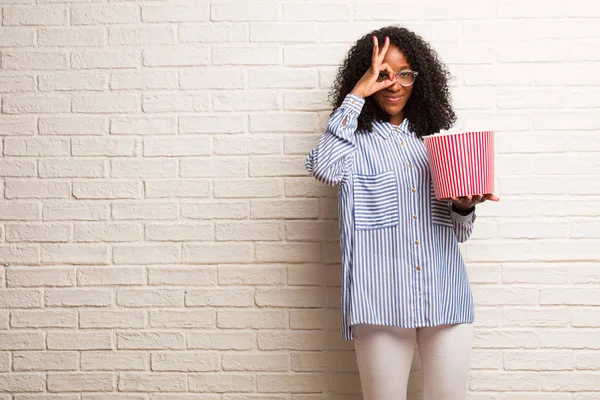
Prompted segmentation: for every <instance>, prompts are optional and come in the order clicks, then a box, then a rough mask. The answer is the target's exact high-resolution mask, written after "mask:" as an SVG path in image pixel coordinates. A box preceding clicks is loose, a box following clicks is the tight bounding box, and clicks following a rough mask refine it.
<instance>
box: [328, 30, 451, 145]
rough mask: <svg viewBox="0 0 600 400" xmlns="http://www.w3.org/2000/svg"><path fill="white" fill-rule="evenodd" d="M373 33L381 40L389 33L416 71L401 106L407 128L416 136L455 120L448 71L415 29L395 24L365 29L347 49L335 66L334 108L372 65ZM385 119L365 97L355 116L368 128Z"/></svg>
mask: <svg viewBox="0 0 600 400" xmlns="http://www.w3.org/2000/svg"><path fill="white" fill-rule="evenodd" d="M372 36H377V39H378V40H379V43H383V42H384V40H385V37H386V36H388V37H389V38H390V45H394V46H396V47H398V48H399V49H400V51H402V53H404V55H405V56H406V59H407V60H408V62H409V64H410V66H411V68H412V70H414V71H418V72H419V76H418V78H417V79H416V80H415V83H414V86H413V90H412V94H411V96H410V98H409V99H408V101H407V102H406V105H405V106H404V110H403V111H404V116H405V117H406V118H407V119H408V123H409V128H410V129H411V130H412V131H413V132H415V133H416V134H417V136H419V137H423V136H426V135H431V134H434V133H437V132H439V131H440V130H441V129H449V128H450V127H451V126H452V124H453V123H454V121H455V120H456V115H455V114H454V111H453V110H452V104H451V99H450V90H449V89H448V80H449V78H450V72H449V71H448V69H447V68H446V66H445V65H444V64H443V63H442V61H441V60H440V59H439V57H438V55H437V53H436V52H435V51H434V50H433V49H432V48H431V46H430V45H429V43H427V42H426V41H425V40H424V39H423V38H421V37H420V36H418V35H417V34H415V33H414V32H412V31H410V30H408V29H406V28H402V27H397V26H388V27H385V28H381V29H378V30H375V31H373V32H371V33H368V34H366V35H365V36H363V37H362V38H360V39H359V40H358V42H356V44H355V45H354V46H353V47H352V48H351V49H350V51H349V52H348V55H347V56H346V59H345V60H344V62H343V63H342V65H341V66H340V68H339V70H338V73H337V76H336V78H335V81H334V83H333V87H332V89H331V92H330V95H329V98H330V101H331V102H332V104H333V107H334V110H333V111H335V110H336V109H337V108H338V107H340V105H341V104H342V102H343V100H344V98H345V97H346V95H347V94H348V93H350V92H351V91H352V89H353V88H354V85H356V83H357V82H358V81H359V80H360V78H361V77H362V76H363V75H364V73H365V72H366V71H367V70H368V69H369V67H370V66H371V56H372V54H373V53H372V51H373V41H372ZM384 120H386V116H385V115H382V112H381V110H380V109H379V107H378V106H377V104H376V103H375V101H374V100H373V99H372V98H371V97H367V98H366V101H365V105H364V107H363V109H362V112H361V113H360V116H359V117H358V131H364V132H369V131H371V129H372V124H373V121H384Z"/></svg>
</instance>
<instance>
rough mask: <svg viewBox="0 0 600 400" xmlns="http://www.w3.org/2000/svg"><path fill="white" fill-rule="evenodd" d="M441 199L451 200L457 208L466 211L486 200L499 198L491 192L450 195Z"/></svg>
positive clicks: (497, 199)
mask: <svg viewBox="0 0 600 400" xmlns="http://www.w3.org/2000/svg"><path fill="white" fill-rule="evenodd" d="M443 200H446V201H451V202H452V203H453V204H454V207H455V208H456V209H458V210H461V211H467V210H470V209H471V208H473V207H475V206H476V205H477V204H479V203H483V202H484V201H486V200H490V201H499V200H500V198H499V197H498V196H496V195H495V194H493V193H487V194H475V195H473V196H460V197H450V198H448V199H443Z"/></svg>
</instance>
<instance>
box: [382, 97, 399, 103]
mask: <svg viewBox="0 0 600 400" xmlns="http://www.w3.org/2000/svg"><path fill="white" fill-rule="evenodd" d="M384 98H385V99H386V100H387V101H389V102H390V103H397V102H399V101H400V99H401V98H402V96H401V95H398V96H384Z"/></svg>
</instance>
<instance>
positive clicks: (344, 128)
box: [305, 94, 365, 186]
mask: <svg viewBox="0 0 600 400" xmlns="http://www.w3.org/2000/svg"><path fill="white" fill-rule="evenodd" d="M364 103H365V100H364V99H363V98H362V97H360V96H357V95H354V94H349V95H347V96H346V98H345V99H344V101H343V102H342V104H341V106H340V107H339V108H338V109H337V110H336V111H335V112H334V113H333V115H332V116H331V118H329V122H328V123H327V130H326V131H325V132H324V133H323V135H321V140H319V144H318V145H317V147H315V148H314V149H312V150H311V151H310V153H308V157H306V164H305V165H306V169H307V170H308V172H309V173H310V174H311V175H312V176H314V177H315V178H317V179H318V180H319V181H321V182H324V183H326V184H328V185H331V186H335V185H338V184H340V183H341V182H343V181H344V180H346V179H347V178H348V174H349V171H350V169H351V167H352V155H353V153H354V150H356V138H355V133H356V128H357V126H358V116H359V115H360V111H361V110H362V107H363V105H364Z"/></svg>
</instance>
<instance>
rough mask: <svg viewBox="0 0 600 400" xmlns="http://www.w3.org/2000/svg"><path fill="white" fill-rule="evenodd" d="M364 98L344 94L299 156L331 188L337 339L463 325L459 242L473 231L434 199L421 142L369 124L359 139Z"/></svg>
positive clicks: (467, 304)
mask: <svg viewBox="0 0 600 400" xmlns="http://www.w3.org/2000/svg"><path fill="white" fill-rule="evenodd" d="M363 104H364V99H362V98H360V97H358V96H354V95H352V94H349V95H348V96H347V97H346V98H345V100H344V102H343V104H342V105H341V106H340V107H339V108H338V109H337V110H336V112H335V113H334V114H333V115H332V116H331V118H330V119H329V122H328V124H327V130H326V132H325V133H323V135H322V136H321V139H320V141H319V144H318V145H317V147H316V148H314V149H313V150H312V151H311V152H310V153H309V155H308V157H307V159H306V168H307V170H308V171H309V172H310V174H311V175H312V176H314V177H315V178H317V179H318V180H320V181H322V182H324V183H327V184H329V185H332V186H336V185H337V186H338V187H339V195H338V198H339V215H340V242H341V247H342V262H343V275H342V276H343V278H342V310H341V311H342V318H341V321H342V338H344V339H346V340H350V339H352V337H353V335H352V325H355V324H361V323H365V324H375V325H392V326H399V327H403V328H415V327H421V326H435V325H441V324H456V323H469V322H472V321H473V298H472V294H471V289H470V287H469V281H468V277H467V271H466V267H465V263H464V260H463V258H462V255H461V253H460V249H459V242H464V241H466V240H467V239H468V238H469V236H470V234H471V231H472V229H473V222H474V221H475V212H472V213H471V214H469V215H466V216H463V215H460V214H458V213H455V212H454V211H453V210H452V208H451V204H450V203H448V202H446V201H439V200H437V199H436V198H435V196H434V194H433V186H432V183H431V176H430V172H429V164H428V161H427V156H426V152H425V146H424V144H423V141H422V140H421V139H420V138H419V137H417V136H416V135H415V134H414V132H411V131H410V130H409V129H408V120H406V119H405V120H404V121H403V122H402V123H401V124H400V125H399V126H394V125H392V124H390V123H388V122H375V123H374V124H373V129H372V132H357V126H358V116H359V114H360V112H361V110H362V107H363Z"/></svg>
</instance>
